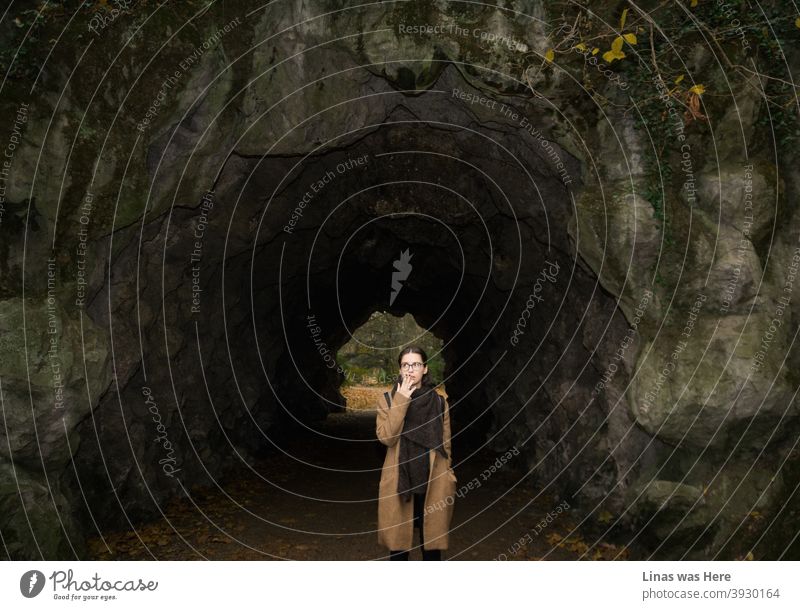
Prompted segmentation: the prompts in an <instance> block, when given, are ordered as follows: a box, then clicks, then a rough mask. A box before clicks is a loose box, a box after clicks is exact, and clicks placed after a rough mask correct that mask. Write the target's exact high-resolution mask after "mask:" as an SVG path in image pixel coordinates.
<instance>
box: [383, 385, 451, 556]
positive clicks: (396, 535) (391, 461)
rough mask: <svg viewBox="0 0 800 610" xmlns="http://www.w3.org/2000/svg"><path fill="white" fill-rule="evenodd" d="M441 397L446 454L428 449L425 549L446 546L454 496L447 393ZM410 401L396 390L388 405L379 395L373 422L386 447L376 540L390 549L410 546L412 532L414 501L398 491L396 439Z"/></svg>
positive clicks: (397, 449) (443, 547)
mask: <svg viewBox="0 0 800 610" xmlns="http://www.w3.org/2000/svg"><path fill="white" fill-rule="evenodd" d="M444 399H445V401H444V425H443V436H444V439H443V440H444V449H445V451H446V452H447V455H448V456H449V457H448V459H445V458H444V457H442V455H441V454H440V453H439V452H438V451H433V450H431V451H429V455H430V463H431V468H430V474H429V477H428V491H427V493H426V495H425V512H424V517H423V528H424V530H425V531H424V532H423V533H424V538H425V550H433V549H441V550H444V549H446V548H447V547H448V544H449V537H450V521H451V519H452V517H453V505H454V503H455V498H456V496H455V491H456V475H455V474H454V473H453V469H452V467H451V464H452V461H453V454H452V453H451V449H450V405H449V404H448V403H447V395H446V394H445V395H444ZM410 402H411V401H410V399H409V398H408V397H407V396H403V395H402V394H401V393H400V392H395V394H394V397H393V398H392V406H391V408H389V406H388V405H387V404H386V399H385V397H383V396H381V398H380V400H379V401H378V414H377V418H376V423H375V431H376V434H377V436H378V440H379V441H380V442H381V443H383V444H384V445H386V447H388V448H387V449H386V459H385V460H384V462H383V468H382V470H381V482H380V485H379V487H378V544H380V545H382V546H384V547H386V548H387V549H389V550H392V551H407V550H409V549H410V548H411V546H412V542H413V536H414V522H413V516H414V502H413V501H409V502H403V501H402V500H401V499H400V496H399V495H398V493H397V476H398V467H397V455H398V452H399V450H400V443H399V442H398V441H399V440H400V433H401V432H402V430H403V422H404V420H405V416H406V411H407V410H408V405H409V404H410Z"/></svg>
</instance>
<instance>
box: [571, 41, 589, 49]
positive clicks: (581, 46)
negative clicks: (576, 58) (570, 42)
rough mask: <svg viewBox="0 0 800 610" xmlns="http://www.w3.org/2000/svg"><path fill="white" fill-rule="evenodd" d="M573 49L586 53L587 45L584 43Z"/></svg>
mask: <svg viewBox="0 0 800 610" xmlns="http://www.w3.org/2000/svg"><path fill="white" fill-rule="evenodd" d="M573 48H574V49H578V50H579V51H585V50H586V45H585V44H583V43H582V42H579V43H578V44H576V45H575V46H574V47H573Z"/></svg>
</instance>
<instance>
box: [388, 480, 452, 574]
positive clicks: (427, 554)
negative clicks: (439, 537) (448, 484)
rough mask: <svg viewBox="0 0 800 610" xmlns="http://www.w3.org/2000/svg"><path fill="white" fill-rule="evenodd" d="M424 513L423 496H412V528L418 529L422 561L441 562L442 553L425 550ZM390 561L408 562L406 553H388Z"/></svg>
mask: <svg viewBox="0 0 800 610" xmlns="http://www.w3.org/2000/svg"><path fill="white" fill-rule="evenodd" d="M424 513H425V494H424V493H422V494H417V493H415V494H414V527H417V528H419V546H420V548H421V549H422V560H423V561H430V560H433V561H441V559H442V552H441V551H440V550H439V549H435V550H432V551H426V550H425V538H424V535H423V533H422V532H423V531H424V530H423V527H422V526H423V523H424V521H423V516H424ZM389 559H391V560H401V561H402V560H408V551H389Z"/></svg>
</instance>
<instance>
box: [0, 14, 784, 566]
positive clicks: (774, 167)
mask: <svg viewBox="0 0 800 610" xmlns="http://www.w3.org/2000/svg"><path fill="white" fill-rule="evenodd" d="M600 4H601V5H602V6H601V7H598V8H597V10H598V11H599V12H600V13H601V14H604V15H606V14H607V17H608V19H609V20H611V21H616V19H617V12H616V11H617V9H616V5H615V4H614V3H600ZM64 10H66V9H64ZM576 10H578V9H576ZM551 12H552V11H551V9H549V8H548V5H547V3H543V2H522V1H512V2H510V3H506V5H505V6H503V7H499V6H488V5H486V6H484V5H480V6H478V5H475V6H474V7H473V6H469V7H465V6H464V5H461V4H459V3H455V2H453V3H450V2H432V3H428V2H412V3H402V4H398V5H394V4H390V3H383V4H379V5H374V6H370V7H368V8H358V7H349V6H340V3H338V2H322V3H318V5H315V6H314V7H309V6H308V5H307V4H306V3H304V2H297V1H287V2H280V3H272V4H270V5H268V6H266V7H263V8H260V9H258V10H255V11H253V10H252V7H248V6H246V3H243V2H226V3H225V6H224V7H222V6H212V7H211V8H208V9H207V10H206V9H202V10H201V9H200V8H199V7H197V6H194V5H193V4H191V3H186V4H185V5H181V6H178V5H174V4H163V5H156V6H154V7H149V6H148V7H145V6H144V5H142V6H141V7H139V6H137V7H136V8H135V9H131V10H130V11H125V12H123V13H121V14H120V15H119V16H118V17H117V18H116V19H115V20H114V21H113V23H110V24H108V25H107V26H103V27H102V28H101V30H100V31H92V30H91V29H89V30H88V31H87V29H86V27H87V22H89V21H90V20H91V19H92V18H93V17H92V15H93V13H91V12H87V11H86V9H80V10H79V11H78V13H76V18H75V19H74V20H72V21H68V16H67V15H66V14H64V13H61V14H59V13H58V12H57V11H56V12H53V13H49V14H47V15H45V16H44V18H43V25H41V26H39V27H41V28H43V31H42V32H40V35H39V39H40V40H48V39H51V38H54V36H50V34H54V33H56V32H59V31H61V30H62V29H63V31H64V33H65V34H64V38H63V40H62V41H61V42H59V43H58V44H59V46H58V51H59V52H57V53H54V54H53V55H52V56H49V57H47V56H46V55H45V53H41V54H40V55H36V57H38V58H39V59H40V61H41V62H42V71H41V75H40V76H39V77H38V79H37V80H36V82H35V87H34V93H30V85H31V75H26V74H24V73H23V74H22V76H18V78H17V80H13V79H12V80H11V81H10V82H9V84H8V87H9V89H8V94H7V95H6V96H4V98H3V99H4V101H3V109H4V110H5V111H6V112H5V116H17V117H19V116H20V109H25V110H24V112H23V113H22V114H23V115H24V117H25V120H24V121H22V120H21V119H20V120H18V122H17V123H15V125H18V127H19V128H17V127H15V132H12V140H9V142H14V140H13V138H14V137H15V136H14V133H17V132H18V135H17V137H16V140H17V141H16V142H14V149H13V156H12V159H11V166H10V167H11V169H10V171H9V172H8V174H7V176H4V177H5V182H4V188H5V191H4V208H3V210H4V215H3V216H2V222H1V223H0V235H2V244H3V246H4V247H3V248H2V250H1V251H0V268H1V269H2V270H3V273H2V280H1V282H0V344H2V362H3V365H4V366H3V373H2V377H1V378H0V381H1V382H2V386H1V389H2V399H3V413H4V417H5V426H4V427H3V428H2V430H0V436H2V438H0V473H2V474H0V506H2V507H3V508H4V509H5V510H3V511H0V514H2V517H0V530H1V531H2V534H3V537H4V540H5V543H6V545H7V548H8V549H9V552H10V553H11V555H12V556H13V557H14V558H17V559H33V558H46V559H52V558H71V557H72V556H73V555H78V556H81V554H82V550H81V544H82V543H81V540H82V535H83V533H85V532H86V531H88V530H89V529H92V528H100V529H102V528H103V527H112V526H116V527H126V526H130V525H131V524H132V523H133V522H134V521H135V520H136V519H139V518H143V517H147V516H154V515H158V514H159V512H160V508H159V506H160V505H161V504H162V503H163V502H164V501H165V500H166V499H168V498H170V497H172V496H175V495H179V494H182V493H185V492H186V490H187V489H190V488H191V487H192V485H195V484H200V483H209V482H213V481H214V480H215V478H216V477H218V476H219V475H220V474H221V473H223V472H225V471H226V470H227V469H229V468H235V467H241V466H242V464H247V463H249V462H251V461H252V459H253V457H254V456H255V455H257V454H258V452H260V451H262V450H264V448H265V447H270V446H272V445H273V444H275V443H276V442H277V440H278V439H279V438H280V435H281V434H286V433H287V431H290V430H291V429H292V427H293V426H297V425H302V423H303V422H304V421H309V420H313V419H318V418H320V417H324V416H325V414H326V413H328V412H330V411H331V410H336V409H340V408H341V407H342V405H343V403H344V401H343V397H342V396H341V394H340V393H339V390H338V387H339V382H340V378H339V376H338V375H337V373H336V371H335V370H334V369H332V368H331V367H328V366H326V360H325V350H328V352H335V350H336V349H337V348H338V347H339V346H341V345H343V344H344V343H345V342H346V341H347V340H348V339H349V335H348V332H349V330H348V329H354V328H357V327H358V325H360V324H362V323H363V322H364V321H365V320H367V319H368V317H369V315H370V313H371V312H372V311H374V310H375V309H378V308H382V309H384V310H386V311H392V312H393V313H396V314H398V315H399V314H402V313H404V312H412V313H413V314H414V315H415V317H416V318H417V321H418V322H419V323H420V324H421V325H423V326H425V327H426V328H429V329H431V330H432V331H433V332H435V334H436V335H437V336H439V337H441V338H443V340H444V341H445V348H444V355H445V358H446V360H447V363H448V366H447V368H446V370H445V379H444V381H445V383H446V384H447V388H448V394H449V395H450V396H451V404H452V405H453V411H452V412H453V419H454V426H455V428H456V429H457V430H458V432H459V434H460V438H461V440H460V441H459V440H455V442H462V443H464V446H465V447H468V446H473V447H474V445H475V443H483V442H487V443H490V444H491V445H492V446H494V447H495V448H497V449H499V450H505V449H507V448H508V447H510V446H512V445H516V446H519V447H521V448H522V450H523V452H524V455H525V463H526V466H527V468H528V469H529V470H530V471H531V473H532V476H531V494H532V496H533V495H535V494H538V493H542V492H545V491H546V492H547V493H555V495H556V496H562V497H566V496H569V497H570V498H571V501H570V503H571V504H573V503H574V504H575V505H576V506H578V507H579V508H580V510H581V511H582V515H583V516H584V519H585V520H589V521H592V522H593V523H598V524H601V525H602V526H604V527H605V526H606V525H607V526H608V528H609V529H617V528H619V529H620V530H622V531H627V532H630V535H629V538H630V539H631V541H632V543H633V542H634V541H640V542H641V543H642V544H644V545H647V546H648V548H652V549H653V553H654V556H657V557H662V558H671V557H690V558H708V557H719V556H724V557H726V558H731V557H735V556H737V553H739V552H740V550H741V549H747V548H750V547H749V546H748V545H754V544H756V542H757V541H761V540H762V539H761V538H759V536H760V534H762V533H764V532H767V533H768V536H767V538H765V539H764V540H766V541H769V540H771V539H777V540H779V539H780V535H779V534H776V532H780V531H789V532H792V531H796V518H795V514H794V512H793V510H792V509H790V510H783V507H784V504H785V503H786V501H787V499H788V498H793V497H794V495H793V491H794V490H793V487H792V486H793V485H794V481H796V478H797V477H796V472H797V451H796V447H795V442H796V438H797V431H798V421H797V418H798V413H797V407H796V404H795V401H794V397H795V391H794V390H795V389H796V385H797V380H796V374H794V373H793V372H792V371H793V370H796V367H795V366H794V365H795V364H797V362H796V355H795V350H793V346H794V340H795V338H796V332H797V328H798V324H797V316H796V315H793V311H795V310H796V307H797V305H796V301H797V295H796V287H795V282H794V277H795V273H796V270H797V260H798V258H797V255H796V252H797V251H798V245H799V244H798V236H799V235H800V222H798V219H797V206H796V205H795V203H796V201H797V193H798V186H800V181H799V180H798V174H797V171H796V169H794V168H793V167H791V166H787V163H786V159H785V157H783V156H781V155H779V154H776V153H775V151H774V150H771V149H770V147H769V146H766V145H763V143H762V144H761V145H760V146H759V145H757V144H758V142H759V140H758V138H759V137H761V138H762V139H763V138H764V136H763V134H759V132H757V131H756V129H757V128H756V124H757V120H758V117H760V116H763V105H764V103H765V102H764V101H763V99H762V97H763V96H761V95H760V94H759V91H758V88H757V87H754V83H753V80H752V79H747V78H739V79H736V78H732V77H733V76H735V75H733V74H732V73H731V72H730V70H729V69H727V68H724V67H723V68H720V67H719V66H717V65H716V64H715V56H714V55H713V54H712V53H710V52H709V51H708V50H707V49H704V48H703V46H702V45H700V44H699V43H696V44H697V46H696V47H693V48H692V49H690V51H691V53H690V55H691V60H690V65H689V66H688V67H687V70H689V71H692V72H693V73H702V74H705V75H707V82H708V87H709V88H713V87H717V90H719V91H722V94H720V99H719V100H716V101H709V102H708V104H709V105H708V106H705V105H703V107H702V108H703V110H704V111H705V114H706V115H708V116H707V119H706V120H705V121H704V120H701V119H695V120H688V119H684V121H685V122H683V121H682V122H681V123H680V125H679V124H678V123H677V122H676V123H674V125H673V129H672V131H668V132H665V133H661V132H656V131H655V130H656V127H657V125H654V124H653V122H652V120H651V123H650V126H651V128H652V129H653V130H654V132H648V130H646V129H645V130H642V129H641V121H639V120H638V119H637V116H636V113H635V112H632V111H631V109H630V108H629V107H628V106H626V104H630V100H631V99H632V98H631V95H632V94H631V93H630V92H628V91H623V90H622V89H621V88H620V87H618V86H617V85H616V84H615V83H614V82H612V81H610V80H609V81H607V82H604V81H600V83H599V85H598V84H597V81H596V79H595V86H594V87H593V88H587V86H586V82H587V81H586V80H585V78H581V70H582V69H585V68H586V67H587V66H588V63H587V64H586V65H584V63H583V59H582V56H581V55H579V54H572V55H569V57H566V54H565V57H564V59H563V61H562V60H561V59H559V60H557V61H555V62H554V61H552V59H548V57H550V55H549V53H550V51H552V50H553V49H557V50H558V52H559V53H564V50H563V49H562V48H560V47H559V43H560V42H561V40H562V38H563V26H564V24H565V21H564V17H563V15H556V14H551ZM612 16H613V18H612ZM629 18H630V19H633V16H631V17H629ZM95 23H98V22H95ZM103 23H105V22H103ZM639 23H640V24H642V25H640V26H639V27H640V28H642V31H644V32H645V33H646V28H645V26H646V22H643V21H641V19H640V21H639ZM426 24H430V25H438V26H440V29H439V30H438V33H435V32H434V33H430V34H429V33H426V30H424V29H422V30H420V29H419V27H417V28H416V29H415V27H413V26H425V25H426ZM44 34H47V36H45V35H44ZM5 35H6V37H8V38H13V36H15V35H16V34H15V33H14V32H5ZM640 37H641V38H642V41H643V40H644V35H642V33H641V32H640ZM88 41H91V42H92V46H91V50H90V51H89V52H86V53H84V49H85V46H84V45H85V44H87V43H88ZM572 42H575V41H572ZM165 43H166V44H165ZM570 44H571V43H570ZM567 51H569V48H568V47H567ZM633 51H635V49H628V52H629V53H633ZM558 57H559V58H560V57H561V56H560V55H559V56H558ZM788 61H789V62H790V65H792V66H795V65H797V62H796V57H795V56H794V55H792V56H790V57H789V58H788ZM549 64H553V65H549ZM648 69H649V68H648ZM626 70H633V68H620V69H619V72H620V73H621V74H626V72H625V71H626ZM33 75H35V72H34V73H33ZM628 76H629V77H630V73H628ZM649 76H650V81H649V83H645V85H642V84H641V83H640V84H639V85H638V86H639V87H640V88H641V87H646V88H647V91H649V95H648V96H646V97H647V98H648V99H650V98H655V99H656V102H657V103H658V100H659V99H660V98H659V96H660V95H661V92H660V90H658V89H657V88H656V87H655V86H654V85H653V83H652V77H651V75H649ZM632 82H633V81H632ZM726 82H728V83H729V84H728V86H727V87H726V86H725V83H726ZM639 91H640V92H641V89H640V90H639ZM696 95H697V94H696ZM662 97H664V99H666V100H667V102H665V103H664V107H663V108H661V110H660V111H661V112H662V114H661V115H658V114H657V115H656V117H658V116H661V118H660V119H658V118H657V120H656V122H657V123H658V122H661V123H662V124H663V123H668V122H669V121H671V120H672V119H673V117H674V116H675V115H674V113H671V108H670V105H669V104H670V102H669V100H671V99H673V98H670V97H668V96H662ZM685 99H686V100H687V103H688V102H689V101H691V102H692V103H694V102H695V101H696V100H695V98H692V97H691V96H688V97H686V98H685ZM698 99H699V96H698ZM731 101H734V102H735V104H733V105H732V103H731ZM704 104H705V102H704ZM734 106H735V111H734ZM656 108H657V106H656ZM681 111H683V109H681ZM645 123H646V124H647V122H646V121H645ZM662 126H663V125H662ZM654 142H655V143H657V144H658V146H659V147H660V148H661V150H660V156H658V155H657V156H656V157H655V159H656V161H657V163H658V168H657V169H658V170H659V171H655V172H654V169H653V164H652V160H653V155H654V153H653V151H654V149H655V148H656V147H655V146H654ZM754 142H755V144H756V145H754V146H751V147H748V144H753V143H754ZM7 150H8V148H7ZM687 151H688V156H687ZM667 167H669V168H672V171H671V174H670V175H669V176H668V175H666V174H667V172H666V171H664V168H667ZM340 168H341V169H340ZM301 204H303V205H301ZM406 247H410V248H411V250H412V251H414V253H415V258H414V259H413V263H414V268H415V269H417V270H418V271H417V272H415V273H413V274H412V275H411V276H410V277H409V280H408V282H407V283H406V284H405V285H404V293H403V294H402V298H400V299H398V300H397V301H396V303H395V304H394V305H392V306H389V304H388V303H387V302H386V301H387V290H386V284H387V278H389V277H391V274H392V272H393V270H394V269H395V267H394V266H393V263H394V260H395V259H396V257H397V255H398V254H397V253H398V252H399V251H401V250H402V249H404V248H406ZM311 328H318V329H319V330H318V332H315V333H312V332H310V329H311ZM12 481H13V484H12ZM19 498H22V502H19ZM793 502H794V500H793ZM754 512H755V513H758V514H760V515H762V516H763V515H766V516H767V518H766V519H765V520H764V521H761V522H758V523H755V525H754V526H753V527H751V524H750V521H749V520H750V519H752V514H753V513H754ZM28 522H30V525H28ZM767 525H768V526H769V527H767ZM742 533H745V535H744V536H741V534H742ZM770 537H773V538H770ZM734 539H735V543H733V542H731V541H732V540H734ZM774 548H777V547H769V546H765V545H762V546H761V547H759V549H760V554H761V556H763V557H770V556H771V553H773V552H774Z"/></svg>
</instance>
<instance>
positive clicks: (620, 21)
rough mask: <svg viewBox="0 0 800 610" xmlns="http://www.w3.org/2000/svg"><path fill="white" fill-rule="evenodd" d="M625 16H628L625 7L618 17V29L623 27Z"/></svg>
mask: <svg viewBox="0 0 800 610" xmlns="http://www.w3.org/2000/svg"><path fill="white" fill-rule="evenodd" d="M627 16H628V9H625V10H624V11H622V17H620V19H619V29H620V30H621V29H622V28H624V27H625V18H626V17H627Z"/></svg>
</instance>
